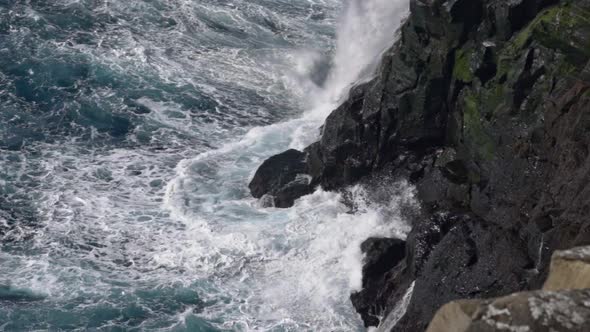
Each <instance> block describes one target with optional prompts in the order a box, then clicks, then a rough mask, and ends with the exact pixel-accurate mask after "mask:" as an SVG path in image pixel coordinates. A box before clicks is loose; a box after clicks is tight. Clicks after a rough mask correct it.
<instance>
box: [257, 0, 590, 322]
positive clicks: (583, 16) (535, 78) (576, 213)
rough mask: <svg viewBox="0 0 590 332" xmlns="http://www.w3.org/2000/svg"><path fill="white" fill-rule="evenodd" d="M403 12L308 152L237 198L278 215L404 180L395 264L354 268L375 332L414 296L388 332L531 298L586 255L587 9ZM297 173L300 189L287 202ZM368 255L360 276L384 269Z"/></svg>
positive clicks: (360, 306) (476, 7) (589, 180)
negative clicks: (405, 201)
mask: <svg viewBox="0 0 590 332" xmlns="http://www.w3.org/2000/svg"><path fill="white" fill-rule="evenodd" d="M410 8H411V13H410V16H409V18H408V19H407V21H406V22H405V23H404V24H403V25H402V27H401V28H400V31H399V35H400V38H399V40H398V42H397V43H396V44H395V45H394V46H393V47H392V48H391V49H390V50H389V51H388V52H386V53H385V55H384V57H383V59H382V62H381V66H380V67H379V69H378V71H377V73H376V76H375V78H374V79H373V80H372V81H370V82H368V83H365V84H363V85H361V86H357V87H355V88H354V89H353V90H352V91H351V93H350V98H349V99H348V100H347V101H346V102H345V103H344V104H342V105H341V106H340V107H339V108H337V109H336V110H334V111H333V112H332V114H331V115H330V116H329V117H328V118H327V119H326V122H325V124H324V126H323V132H322V137H321V139H320V141H318V142H316V143H314V144H312V145H311V146H309V147H308V148H306V149H305V150H304V152H297V153H294V152H290V153H289V155H288V156H286V157H285V156H280V155H279V156H280V157H277V158H278V159H273V160H272V161H269V162H268V163H266V162H265V164H263V166H262V167H261V170H259V172H257V176H255V181H253V182H255V184H254V185H251V189H253V193H254V194H255V196H261V194H262V195H264V194H269V195H272V197H273V198H272V200H273V201H274V204H275V205H277V206H284V207H286V206H289V203H290V204H292V202H293V201H294V199H296V198H297V197H298V196H300V195H303V194H306V193H309V192H310V191H311V190H312V189H313V188H314V187H316V186H322V187H323V188H324V189H326V190H337V189H339V188H342V187H345V186H349V185H352V184H355V183H358V182H359V181H362V180H363V179H365V178H367V177H371V176H372V175H374V174H379V175H380V176H384V177H389V178H404V179H407V180H409V181H410V182H411V183H412V184H413V185H414V186H415V187H416V188H417V192H418V198H419V200H420V201H421V203H422V212H421V213H420V214H417V215H416V216H414V217H412V218H411V220H409V222H410V223H411V225H412V226H413V230H412V231H411V233H410V236H409V237H408V239H407V241H406V243H405V257H404V258H403V259H402V260H400V261H399V262H397V263H396V264H395V265H393V264H392V265H388V264H389V263H379V264H384V265H383V268H382V269H378V268H376V267H372V268H367V269H368V270H367V275H366V276H365V277H366V281H367V283H366V284H365V282H363V283H364V284H365V286H366V287H365V288H364V289H363V290H361V291H360V292H358V293H355V294H353V295H352V301H353V304H354V305H355V307H356V308H357V311H358V312H359V313H360V314H361V316H362V317H363V319H364V322H365V324H366V325H367V326H375V325H378V324H379V323H380V319H379V317H387V315H388V313H389V312H391V311H392V310H394V309H395V308H396V305H397V304H398V303H399V302H400V301H402V298H403V297H404V294H405V293H406V290H407V289H408V288H409V286H410V285H411V284H412V283H414V282H415V287H414V292H413V293H412V297H411V300H410V303H409V305H408V309H407V312H406V314H405V315H404V317H402V318H401V319H400V320H399V321H398V322H397V324H396V326H395V327H394V328H393V330H395V331H411V332H415V331H423V330H425V329H426V327H427V325H428V323H429V322H430V320H431V319H432V317H433V315H434V314H435V312H436V310H438V309H439V307H440V306H441V305H443V304H444V303H446V302H448V301H452V300H456V299H461V298H482V297H483V298H490V297H499V296H502V295H507V294H510V293H514V292H519V291H526V290H534V289H539V288H541V287H542V285H543V282H544V281H545V279H546V278H547V275H548V271H549V263H550V258H551V255H552V253H553V252H555V251H557V250H562V249H568V248H571V247H574V246H582V245H590V218H588V211H590V177H589V175H588V174H590V131H589V130H588V128H590V109H589V107H588V105H590V23H588V22H590V0H576V1H574V0H516V1H504V0H453V1H442V0H410ZM392 33H393V32H392ZM291 155H292V156H291ZM289 156H290V157H289ZM273 158H274V157H273ZM289 163H292V165H291V166H289ZM272 165H275V166H272ZM262 169H264V171H262ZM259 173H260V174H259ZM299 174H308V176H309V178H308V179H309V182H308V183H307V184H306V183H301V184H297V183H294V186H295V188H296V189H288V188H289V184H290V183H292V182H293V181H294V180H295V179H296V178H297V176H298V175H299ZM281 192H282V193H284V197H285V198H284V199H283V200H281V199H279V202H278V203H279V204H277V199H276V197H277V195H280V193H281ZM378 252H379V251H375V254H374V257H373V256H372V257H370V260H369V261H367V264H371V262H379V261H381V260H380V258H379V257H380V256H381V255H384V256H383V257H386V256H387V255H388V254H387V250H383V251H382V252H381V253H378ZM384 262H391V261H390V260H385V261H384ZM564 262H565V261H564ZM564 264H565V263H564ZM371 271H373V272H371ZM375 271H377V272H378V273H376V272H375ZM560 282H561V281H560ZM560 282H557V281H556V283H560Z"/></svg>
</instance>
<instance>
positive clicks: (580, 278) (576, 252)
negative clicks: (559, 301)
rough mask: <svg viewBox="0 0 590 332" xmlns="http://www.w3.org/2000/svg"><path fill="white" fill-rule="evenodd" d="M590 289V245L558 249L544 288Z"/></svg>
mask: <svg viewBox="0 0 590 332" xmlns="http://www.w3.org/2000/svg"><path fill="white" fill-rule="evenodd" d="M586 288H588V289H590V247H577V248H573V249H570V250H562V251H556V252H555V253H553V257H552V259H551V267H550V271H549V277H548V278H547V281H545V285H544V286H543V289H545V290H548V291H554V290H561V289H586Z"/></svg>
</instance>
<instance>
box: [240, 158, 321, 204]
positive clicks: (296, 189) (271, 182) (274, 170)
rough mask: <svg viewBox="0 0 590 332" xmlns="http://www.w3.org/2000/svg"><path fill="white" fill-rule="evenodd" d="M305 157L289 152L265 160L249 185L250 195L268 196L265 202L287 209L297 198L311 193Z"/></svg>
mask: <svg viewBox="0 0 590 332" xmlns="http://www.w3.org/2000/svg"><path fill="white" fill-rule="evenodd" d="M307 173H308V170H307V163H306V155H305V153H303V152H300V151H297V150H293V149H291V150H288V151H285V152H283V153H281V154H278V155H276V156H273V157H270V158H269V159H268V160H266V161H265V162H264V163H263V164H262V165H261V166H260V168H258V170H257V171H256V174H254V178H253V179H252V181H251V182H250V185H249V187H250V192H251V193H252V196H254V197H256V198H262V197H265V196H266V197H265V200H263V203H265V204H267V205H272V206H276V207H279V208H287V207H291V206H293V203H294V202H295V199H297V198H299V197H301V196H303V195H307V194H309V193H311V191H312V187H311V186H310V178H309V176H308V175H307Z"/></svg>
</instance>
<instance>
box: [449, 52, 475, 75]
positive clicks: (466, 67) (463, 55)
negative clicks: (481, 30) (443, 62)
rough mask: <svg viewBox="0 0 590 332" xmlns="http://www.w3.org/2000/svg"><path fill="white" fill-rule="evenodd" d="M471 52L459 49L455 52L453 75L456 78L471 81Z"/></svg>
mask: <svg viewBox="0 0 590 332" xmlns="http://www.w3.org/2000/svg"><path fill="white" fill-rule="evenodd" d="M470 60H471V53H470V52H468V51H466V50H464V49H459V50H457V52H456V53H455V66H454V67H453V77H454V78H455V79H457V80H460V81H463V82H465V83H469V82H471V81H473V73H472V72H471V66H470V63H469V62H470Z"/></svg>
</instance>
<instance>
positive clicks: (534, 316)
mask: <svg viewBox="0 0 590 332" xmlns="http://www.w3.org/2000/svg"><path fill="white" fill-rule="evenodd" d="M589 262H590V247H579V248H575V249H572V250H566V251H558V252H556V253H554V254H553V258H552V261H551V269H550V273H549V278H548V280H547V281H546V282H545V286H544V287H543V290H539V291H534V292H522V293H515V294H512V295H509V296H506V297H502V298H497V299H488V300H485V299H483V300H459V301H453V302H451V303H448V304H446V305H444V306H443V307H442V308H441V309H440V310H439V311H438V312H437V313H436V315H435V316H434V318H433V320H432V322H431V323H430V325H429V326H428V330H427V332H479V331H482V332H486V331H490V332H491V331H531V332H532V331H535V332H536V331H539V332H550V331H579V332H582V331H590V288H589V286H590V269H589Z"/></svg>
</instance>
